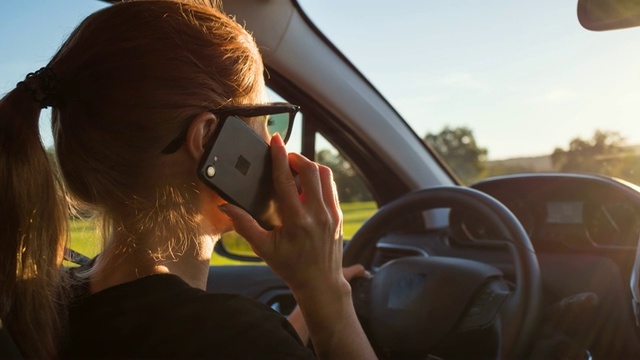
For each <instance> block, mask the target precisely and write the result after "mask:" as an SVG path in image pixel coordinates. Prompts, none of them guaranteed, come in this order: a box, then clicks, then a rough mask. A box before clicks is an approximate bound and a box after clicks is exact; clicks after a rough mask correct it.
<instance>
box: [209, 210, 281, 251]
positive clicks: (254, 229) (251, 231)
mask: <svg viewBox="0 0 640 360" xmlns="http://www.w3.org/2000/svg"><path fill="white" fill-rule="evenodd" d="M218 209H220V211H221V212H222V213H223V214H225V215H227V216H228V217H229V220H231V223H232V224H233V229H234V230H235V231H236V232H237V233H238V234H239V235H240V236H242V237H243V238H244V239H245V240H247V241H248V242H249V245H251V248H252V249H253V252H255V253H256V255H258V256H260V257H261V258H264V256H263V254H264V252H265V250H266V246H267V245H268V241H267V240H268V239H269V231H267V230H265V229H263V228H262V227H261V226H260V225H259V224H258V222H257V221H256V220H255V219H254V218H252V217H251V215H249V213H247V212H246V211H244V210H243V209H242V208H240V207H238V206H235V205H233V204H229V203H226V204H222V205H220V206H218Z"/></svg>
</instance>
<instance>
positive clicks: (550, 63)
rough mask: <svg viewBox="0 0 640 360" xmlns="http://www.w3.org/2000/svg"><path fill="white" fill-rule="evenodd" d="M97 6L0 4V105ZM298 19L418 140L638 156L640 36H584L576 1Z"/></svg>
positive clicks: (383, 7) (444, 4)
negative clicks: (436, 137)
mask: <svg viewBox="0 0 640 360" xmlns="http://www.w3.org/2000/svg"><path fill="white" fill-rule="evenodd" d="M103 6H106V5H105V4H104V3H102V2H100V1H91V0H29V1H20V0H8V1H4V2H2V4H1V5H0V93H5V92H7V91H9V90H10V89H12V88H13V87H14V86H15V84H16V82H18V81H20V80H21V79H23V78H24V76H25V75H26V74H27V73H28V72H31V71H35V70H37V69H38V68H40V67H41V66H43V65H45V64H46V62H47V61H48V59H49V58H50V57H51V56H52V55H53V54H54V52H55V51H56V49H57V48H58V46H59V45H60V44H61V42H62V41H63V39H64V38H65V37H66V35H68V34H69V32H71V31H72V29H73V28H74V27H75V26H76V25H77V24H78V23H79V21H80V20H81V19H82V18H83V17H84V16H86V15H87V14H89V13H91V12H93V11H95V10H97V9H98V8H101V7H103ZM302 7H303V9H305V11H307V12H308V14H309V16H310V17H311V19H312V20H313V21H314V22H315V23H316V24H317V25H318V26H319V27H320V29H322V30H323V31H324V32H325V33H326V34H327V36H328V37H329V38H330V39H331V40H332V41H333V42H334V43H335V45H336V46H337V47H338V49H340V50H341V51H342V52H343V53H344V54H345V55H346V56H347V58H348V59H350V60H351V61H352V62H353V63H354V64H355V65H356V66H357V67H358V68H359V69H360V70H361V71H362V72H363V74H364V75H365V76H366V77H367V78H368V79H369V80H370V81H371V82H372V83H373V84H374V86H376V87H377V88H378V90H379V91H380V92H381V93H382V94H383V95H384V96H385V97H386V98H387V99H388V100H389V101H390V103H391V104H392V105H393V106H394V107H395V108H396V109H397V110H398V111H399V113H400V114H401V115H402V116H403V117H404V118H405V120H406V121H407V122H408V123H409V124H410V125H411V126H412V127H413V129H414V130H415V131H416V132H417V133H418V135H420V136H424V135H425V134H426V133H427V132H431V133H437V132H440V131H441V130H442V129H443V128H444V127H445V126H450V127H458V126H466V127H469V128H471V129H472V131H473V133H474V135H475V138H476V141H477V143H478V144H479V145H480V146H482V147H485V148H487V149H488V155H489V159H505V158H509V157H518V156H536V155H546V154H549V153H551V152H552V151H553V150H554V148H556V147H564V148H566V147H567V145H568V143H569V141H570V140H571V139H573V138H575V137H578V136H579V137H582V138H588V137H591V135H593V133H594V131H595V130H596V129H600V130H605V131H617V132H619V133H621V134H622V135H623V136H624V137H625V138H626V140H627V143H629V144H640V126H638V123H639V122H638V121H637V119H638V118H639V117H640V106H639V104H640V46H638V43H639V42H640V29H637V28H636V29H625V30H616V31H607V32H591V31H587V30H584V29H583V28H582V27H581V26H580V25H579V23H578V20H577V16H576V1H575V0H536V1H534V0H521V1H505V0H500V1H498V0H486V1H478V0H455V1H452V0H442V1H432V0H430V1H412V0H394V1H393V2H389V1H388V0H386V1H382V0H366V1H365V0H351V1H344V0H303V1H302ZM47 121H48V120H47V117H46V116H45V117H44V118H43V120H42V121H41V124H42V127H41V128H42V133H43V138H44V141H45V143H48V144H50V143H51V136H50V130H49V129H48V127H49V125H48V123H47Z"/></svg>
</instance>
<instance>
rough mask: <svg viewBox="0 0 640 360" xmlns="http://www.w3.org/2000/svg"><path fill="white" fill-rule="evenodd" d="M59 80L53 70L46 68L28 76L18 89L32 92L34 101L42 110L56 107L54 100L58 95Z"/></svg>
mask: <svg viewBox="0 0 640 360" xmlns="http://www.w3.org/2000/svg"><path fill="white" fill-rule="evenodd" d="M58 85H59V84H58V78H57V77H56V75H55V73H54V71H53V69H52V68H50V67H48V66H45V67H43V68H41V69H40V70H38V71H36V72H32V73H29V74H27V76H26V77H25V79H24V80H23V81H20V82H19V83H18V84H17V85H16V87H18V88H24V89H25V90H26V91H28V92H30V93H31V95H32V97H33V100H34V101H35V102H37V103H38V104H40V108H41V109H45V108H47V107H49V106H54V105H55V104H54V98H55V96H56V95H57V94H58Z"/></svg>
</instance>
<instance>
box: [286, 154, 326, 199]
mask: <svg viewBox="0 0 640 360" xmlns="http://www.w3.org/2000/svg"><path fill="white" fill-rule="evenodd" d="M289 164H290V165H291V168H292V169H293V170H294V171H296V172H297V173H298V177H299V178H300V188H301V190H302V193H301V194H300V199H301V201H303V202H311V203H316V202H319V201H322V196H321V188H322V187H321V184H320V169H319V166H318V164H316V163H314V162H313V161H311V160H309V159H307V158H305V157H304V156H302V155H300V154H294V153H292V154H289Z"/></svg>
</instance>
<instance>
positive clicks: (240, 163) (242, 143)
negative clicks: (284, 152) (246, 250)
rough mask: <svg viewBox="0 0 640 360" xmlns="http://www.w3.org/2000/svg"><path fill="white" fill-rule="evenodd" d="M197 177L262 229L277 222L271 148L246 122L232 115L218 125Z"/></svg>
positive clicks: (270, 227)
mask: <svg viewBox="0 0 640 360" xmlns="http://www.w3.org/2000/svg"><path fill="white" fill-rule="evenodd" d="M207 147H208V148H207V149H205V154H204V155H203V157H202V160H201V161H200V164H199V166H198V177H199V178H200V180H201V181H202V182H204V183H205V184H206V185H207V186H209V187H210V188H211V189H213V190H214V191H216V192H217V193H218V194H219V195H220V196H221V197H222V198H223V199H224V200H226V201H228V202H229V203H232V204H234V205H237V206H239V207H241V208H242V209H244V210H245V211H247V212H248V213H249V214H250V215H251V216H252V217H253V218H254V219H255V220H256V221H257V222H258V224H260V226H262V227H263V228H265V229H267V230H269V229H272V228H273V227H274V226H275V225H276V224H277V223H278V216H277V212H276V210H275V202H274V189H273V178H272V175H271V173H272V169H271V163H272V162H271V148H270V146H269V144H267V143H266V142H265V141H264V140H263V139H262V138H261V137H260V136H258V134H257V133H256V132H255V131H253V129H251V128H250V127H249V126H248V125H247V124H246V123H245V122H244V121H242V120H240V119H239V118H237V117H234V116H229V117H227V118H225V119H223V120H222V122H221V123H220V124H219V125H218V126H217V127H216V130H215V132H214V134H213V137H212V139H211V141H210V142H208V144H207Z"/></svg>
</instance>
